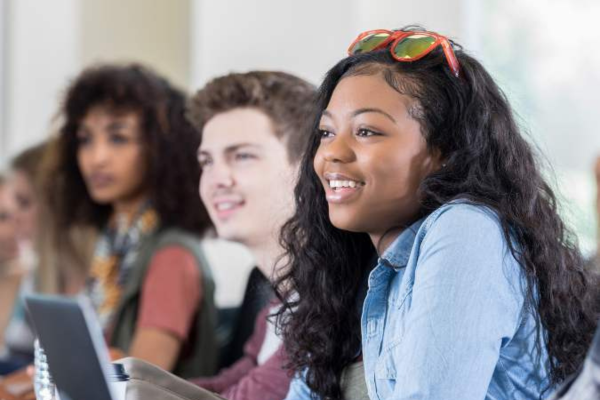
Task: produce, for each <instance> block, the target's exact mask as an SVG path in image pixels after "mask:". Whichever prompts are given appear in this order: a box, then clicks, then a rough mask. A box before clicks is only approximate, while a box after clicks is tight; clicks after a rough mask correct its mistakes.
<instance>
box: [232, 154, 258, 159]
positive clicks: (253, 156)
mask: <svg viewBox="0 0 600 400" xmlns="http://www.w3.org/2000/svg"><path fill="white" fill-rule="evenodd" d="M254 158H256V156H255V155H254V154H250V153H237V154H236V155H235V159H236V160H237V161H245V160H251V159H254Z"/></svg>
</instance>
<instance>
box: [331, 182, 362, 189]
mask: <svg viewBox="0 0 600 400" xmlns="http://www.w3.org/2000/svg"><path fill="white" fill-rule="evenodd" d="M358 186H361V183H360V182H356V181H337V180H336V181H329V187H330V188H332V189H337V188H355V187H358Z"/></svg>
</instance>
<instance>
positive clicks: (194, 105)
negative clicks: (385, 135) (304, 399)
mask: <svg viewBox="0 0 600 400" xmlns="http://www.w3.org/2000/svg"><path fill="white" fill-rule="evenodd" d="M315 97H316V92H315V88H314V87H313V86H312V85H311V84H309V83H307V82H306V81H304V80H302V79H300V78H297V77H295V76H292V75H289V74H286V73H283V72H270V71H252V72H248V73H241V74H240V73H234V74H229V75H225V76H222V77H219V78H216V79H214V80H212V81H210V82H209V83H208V84H206V86H205V87H203V88H202V89H200V90H199V91H198V92H197V93H196V94H195V95H194V96H193V98H192V99H191V101H190V103H189V107H188V116H189V118H190V120H191V121H192V122H193V124H194V126H195V127H196V129H197V130H198V132H200V134H201V143H200V147H199V148H198V162H199V164H200V167H201V169H202V177H201V180H200V196H201V198H202V201H203V202H204V204H205V206H206V208H207V209H208V212H209V214H210V217H211V219H212V221H213V224H214V225H215V227H216V230H217V233H218V235H219V237H221V238H223V239H227V240H232V241H236V242H238V243H241V244H244V245H245V246H247V247H248V248H249V249H250V251H251V252H252V254H253V256H254V258H255V260H256V262H257V264H258V268H259V269H260V270H261V271H262V272H263V274H264V275H265V276H266V277H268V278H269V279H275V278H274V277H275V276H276V272H275V265H276V262H277V260H278V258H279V257H281V255H282V254H283V249H282V248H281V246H280V244H279V231H280V229H281V227H282V226H283V224H284V223H285V221H286V220H287V219H288V218H289V217H290V216H291V215H292V214H293V210H294V204H293V187H294V185H295V182H296V177H297V172H298V168H297V167H298V161H299V160H300V158H301V155H302V151H303V149H304V146H305V143H306V132H307V131H308V129H309V126H308V123H309V121H310V120H311V118H312V106H313V102H314V99H315ZM277 307H278V304H274V303H272V302H271V303H270V304H269V305H267V306H266V307H265V308H264V309H263V310H262V312H260V313H259V315H258V317H257V318H256V321H255V329H254V332H253V334H252V336H251V337H250V339H249V340H248V341H247V342H246V344H245V347H244V356H243V357H242V358H241V359H240V360H239V361H237V362H236V363H234V364H233V365H232V366H231V367H229V368H227V369H225V370H222V371H220V373H219V374H218V375H217V376H216V377H213V378H206V379H197V380H194V381H193V382H194V383H196V384H197V385H199V386H201V387H203V388H206V389H209V390H211V391H214V392H217V393H220V394H221V395H222V396H224V397H225V398H227V399H229V400H251V399H256V400H259V399H260V400H281V399H283V398H284V397H285V395H286V393H287V390H288V386H289V381H290V379H291V376H290V374H289V372H288V371H287V370H286V369H285V368H284V366H285V364H286V362H287V359H286V356H285V352H284V351H283V346H282V343H281V338H280V337H279V335H278V334H277V333H276V331H275V326H274V324H273V323H272V322H271V321H269V320H268V316H269V314H270V313H272V312H273V311H274V310H276V309H277Z"/></svg>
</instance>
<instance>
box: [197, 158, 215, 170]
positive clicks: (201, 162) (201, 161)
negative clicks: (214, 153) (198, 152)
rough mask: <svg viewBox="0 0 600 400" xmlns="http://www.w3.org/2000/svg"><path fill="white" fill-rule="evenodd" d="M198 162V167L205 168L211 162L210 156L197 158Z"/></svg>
mask: <svg viewBox="0 0 600 400" xmlns="http://www.w3.org/2000/svg"><path fill="white" fill-rule="evenodd" d="M198 164H199V165H200V168H202V169H205V168H206V167H208V166H209V165H210V164H212V160H211V159H210V158H200V159H199V160H198Z"/></svg>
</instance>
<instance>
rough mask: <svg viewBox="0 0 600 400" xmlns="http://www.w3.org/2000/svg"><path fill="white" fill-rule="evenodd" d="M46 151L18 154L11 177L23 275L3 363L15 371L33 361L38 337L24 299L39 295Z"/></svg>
mask: <svg viewBox="0 0 600 400" xmlns="http://www.w3.org/2000/svg"><path fill="white" fill-rule="evenodd" d="M45 148H46V144H45V143H42V144H39V145H36V146H33V147H31V148H28V149H26V150H24V151H23V152H21V153H20V154H18V155H17V156H16V157H15V158H14V159H13V160H12V162H11V171H10V175H9V183H10V186H11V189H12V193H13V196H14V199H15V207H14V212H13V220H14V224H15V235H16V236H15V237H16V240H17V245H18V252H19V255H18V259H19V263H20V265H21V268H22V274H20V276H21V279H20V282H19V290H18V296H17V297H16V298H15V301H14V303H13V308H12V312H11V316H10V320H9V322H8V324H7V325H6V328H5V329H4V330H3V332H4V343H3V350H2V351H3V353H4V355H3V356H2V359H3V360H4V361H6V362H10V363H11V365H13V366H15V367H20V366H24V365H26V364H27V363H29V362H31V361H32V360H33V341H34V333H33V329H32V326H31V323H30V322H29V321H28V318H27V313H26V310H25V306H24V304H25V303H24V296H25V295H27V294H31V293H33V292H34V291H35V280H36V273H37V256H36V254H35V251H34V245H35V241H36V238H37V225H38V219H39V208H40V204H39V187H38V183H39V179H40V169H41V168H40V166H41V163H42V159H43V157H44V150H45Z"/></svg>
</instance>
